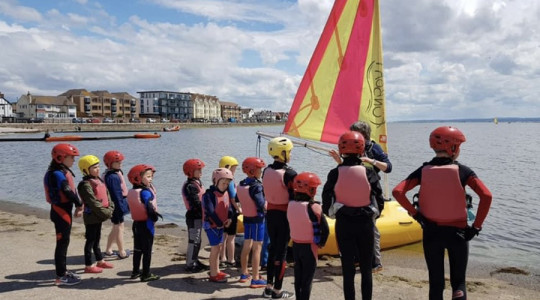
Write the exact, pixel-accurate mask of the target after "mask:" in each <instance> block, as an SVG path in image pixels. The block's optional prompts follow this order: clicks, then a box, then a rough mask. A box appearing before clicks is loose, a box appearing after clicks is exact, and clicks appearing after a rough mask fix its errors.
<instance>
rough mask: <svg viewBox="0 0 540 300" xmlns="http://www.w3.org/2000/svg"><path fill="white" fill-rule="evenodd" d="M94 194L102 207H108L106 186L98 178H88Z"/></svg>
mask: <svg viewBox="0 0 540 300" xmlns="http://www.w3.org/2000/svg"><path fill="white" fill-rule="evenodd" d="M88 182H89V183H90V186H91V187H92V191H93V192H94V195H95V196H96V198H97V199H98V201H99V202H101V205H102V206H103V207H109V194H107V186H106V185H105V183H104V182H103V181H102V180H100V179H99V178H91V179H88Z"/></svg>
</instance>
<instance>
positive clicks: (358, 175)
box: [334, 165, 371, 207]
mask: <svg viewBox="0 0 540 300" xmlns="http://www.w3.org/2000/svg"><path fill="white" fill-rule="evenodd" d="M334 193H335V195H336V202H338V203H341V204H343V205H345V206H349V207H363V206H368V205H370V204H371V200H370V195H371V185H370V184H369V181H368V178H367V174H366V168H365V167H364V166H361V165H357V166H339V167H338V179H337V182H336V185H335V187H334Z"/></svg>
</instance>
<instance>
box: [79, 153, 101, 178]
mask: <svg viewBox="0 0 540 300" xmlns="http://www.w3.org/2000/svg"><path fill="white" fill-rule="evenodd" d="M95 164H99V158H97V156H94V155H85V156H83V157H81V159H79V169H80V170H81V172H82V173H83V174H84V175H88V174H90V172H89V171H88V169H90V167H91V166H93V165H95Z"/></svg>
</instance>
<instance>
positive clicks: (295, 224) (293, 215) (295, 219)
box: [287, 201, 313, 243]
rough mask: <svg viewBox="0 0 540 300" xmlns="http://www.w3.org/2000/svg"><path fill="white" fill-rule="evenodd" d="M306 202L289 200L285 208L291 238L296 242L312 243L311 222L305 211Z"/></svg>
mask: <svg viewBox="0 0 540 300" xmlns="http://www.w3.org/2000/svg"><path fill="white" fill-rule="evenodd" d="M308 204H309V202H305V201H303V202H300V201H291V202H290V203H289V207H288V208H287V219H288V220H289V227H290V230H291V239H292V240H293V241H294V242H296V243H313V224H312V222H311V220H310V218H309V214H308V211H307V206H308Z"/></svg>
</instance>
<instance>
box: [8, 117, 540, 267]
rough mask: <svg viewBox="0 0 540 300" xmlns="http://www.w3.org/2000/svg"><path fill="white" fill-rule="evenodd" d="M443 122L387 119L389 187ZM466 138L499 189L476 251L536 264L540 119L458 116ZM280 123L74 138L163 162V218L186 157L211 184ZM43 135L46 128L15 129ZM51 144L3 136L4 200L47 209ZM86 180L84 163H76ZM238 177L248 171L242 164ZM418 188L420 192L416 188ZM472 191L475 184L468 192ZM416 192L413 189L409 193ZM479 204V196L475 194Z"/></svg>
mask: <svg viewBox="0 0 540 300" xmlns="http://www.w3.org/2000/svg"><path fill="white" fill-rule="evenodd" d="M440 125H442V124H427V123H391V124H389V126H388V136H389V152H390V158H391V160H392V163H393V171H392V173H391V174H390V175H389V176H388V182H389V187H390V189H391V188H392V187H394V186H395V185H396V184H397V183H398V182H399V181H401V180H402V179H404V178H405V177H406V176H407V175H408V174H409V173H410V172H412V171H413V170H414V169H416V168H417V167H419V166H420V165H421V164H422V162H424V161H428V160H430V159H431V157H432V156H433V153H432V151H431V149H430V148H429V143H428V136H429V133H430V132H431V131H432V130H433V129H434V128H435V127H437V126H440ZM445 125H453V126H456V127H458V128H459V129H461V130H462V131H463V132H464V133H465V135H466V137H467V142H466V143H464V144H463V145H462V149H461V156H460V158H459V160H460V162H462V163H463V164H465V165H467V166H469V167H471V168H472V169H473V170H474V171H475V172H476V174H477V175H478V176H479V177H480V178H481V179H482V180H483V181H484V182H485V183H486V185H487V186H488V187H489V188H490V190H491V192H492V193H493V203H492V207H491V210H490V213H489V215H488V218H487V219H486V221H485V223H484V228H483V230H482V232H481V234H480V236H478V237H477V238H475V239H474V240H473V241H472V242H471V256H472V257H474V258H475V259H481V260H482V259H484V260H486V261H489V262H500V263H501V264H505V265H517V266H520V265H521V266H531V265H539V264H540V256H539V255H538V253H540V236H539V235H540V234H539V233H538V230H537V228H538V227H539V225H540V220H539V217H538V216H539V215H540V209H539V207H538V205H536V203H537V201H535V199H536V198H537V193H538V191H540V183H539V181H538V178H540V168H538V167H537V166H536V163H535V161H534V159H535V158H536V157H537V156H538V154H539V150H538V145H540V135H538V134H536V133H537V132H539V131H540V124H539V123H499V124H498V125H494V124H492V123H455V124H445ZM281 129H282V128H281V127H260V128H259V127H230V128H198V129H182V130H180V131H179V132H170V133H162V137H161V138H160V139H151V140H140V139H126V140H109V141H80V142H73V144H74V145H76V146H77V147H78V148H79V150H80V152H81V154H82V155H86V154H94V155H96V156H98V157H103V154H104V153H105V152H107V151H109V150H113V149H116V150H120V151H122V152H123V153H124V154H125V156H126V161H125V163H124V168H125V170H124V171H125V172H126V173H127V171H128V170H129V168H131V167H132V166H133V165H135V164H139V163H149V164H152V165H154V166H155V167H156V168H157V173H156V177H155V180H154V182H155V184H156V187H157V190H158V201H159V205H160V210H161V211H162V213H163V215H164V217H165V222H176V223H183V222H184V217H183V216H184V213H185V209H184V206H183V204H182V200H181V195H180V189H181V186H182V183H183V182H184V180H185V176H184V174H183V172H182V170H181V165H182V163H183V162H184V161H185V160H187V159H189V158H194V157H196V158H200V159H202V160H203V161H204V162H205V163H206V168H205V169H204V172H203V178H202V180H203V183H204V184H205V186H206V187H208V185H209V184H210V174H211V172H212V170H213V169H214V168H216V167H217V166H218V161H219V159H220V158H221V156H223V155H231V156H234V157H236V158H237V159H238V160H239V161H240V162H241V161H242V160H243V159H244V158H246V157H248V156H256V155H257V154H258V152H257V151H258V148H257V135H256V134H255V133H256V131H258V130H260V131H263V132H269V133H278V132H280V130H281ZM81 134H82V135H88V136H95V135H98V134H99V135H104V136H105V135H111V136H112V135H126V134H125V133H81ZM11 136H12V137H17V136H20V137H41V136H42V134H41V133H39V134H27V135H11ZM53 145H54V144H53V143H45V142H18V143H11V142H10V143H6V142H3V143H1V147H2V148H1V149H2V155H1V156H0V164H1V165H2V166H3V170H2V183H1V184H2V188H1V189H0V198H1V199H3V200H8V201H14V202H19V203H26V204H28V205H31V206H35V207H41V208H47V204H46V202H45V198H44V195H43V187H42V176H43V174H44V172H45V169H46V168H47V165H48V164H49V162H50V151H51V148H52V147H53ZM260 146H261V148H260V152H261V157H262V158H263V159H264V160H265V161H266V162H267V163H269V162H270V157H269V156H268V155H267V152H266V146H267V141H266V140H264V139H263V140H262V143H261V145H260ZM291 166H292V167H293V168H295V169H296V170H297V171H311V172H315V173H317V174H318V175H319V176H320V177H321V179H322V180H323V182H324V181H325V179H326V175H327V174H328V171H329V170H330V169H331V168H333V167H335V163H334V162H333V160H332V159H331V158H330V157H329V156H327V155H322V154H320V153H318V152H314V151H311V150H309V149H306V148H301V147H296V148H295V149H294V150H293V152H292V163H291ZM73 171H74V172H75V174H76V176H77V177H76V180H77V181H78V180H80V179H81V177H82V176H81V173H80V171H79V170H78V169H74V170H73ZM236 177H237V182H238V181H239V180H241V179H243V178H244V174H242V172H241V169H238V173H237V174H236ZM411 192H414V191H411ZM469 192H470V191H469ZM411 194H412V193H411ZM318 195H320V191H319V193H318ZM475 204H478V200H477V199H475Z"/></svg>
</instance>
